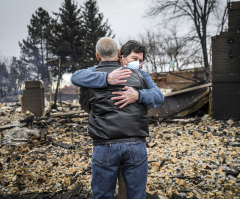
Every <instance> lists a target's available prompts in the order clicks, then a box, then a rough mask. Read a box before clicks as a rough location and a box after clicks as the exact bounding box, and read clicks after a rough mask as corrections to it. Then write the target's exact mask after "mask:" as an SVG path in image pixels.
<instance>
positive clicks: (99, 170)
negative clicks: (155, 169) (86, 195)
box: [72, 37, 148, 199]
mask: <svg viewBox="0 0 240 199" xmlns="http://www.w3.org/2000/svg"><path fill="white" fill-rule="evenodd" d="M119 55H120V51H119V49H118V48H117V44H116V42H115V41H114V40H113V39H111V38H108V37H103V38H101V39H100V40H99V41H98V42H97V45H96V57H97V59H98V61H99V62H100V63H99V65H98V66H97V68H96V70H95V71H96V72H106V73H107V74H110V73H112V72H113V71H116V69H117V70H118V69H119V70H121V71H122V77H124V78H122V79H125V78H127V80H121V81H122V83H121V84H117V85H111V84H108V85H107V86H106V87H105V88H101V89H98V88H88V90H87V92H88V102H89V104H88V107H89V110H90V112H89V125H88V131H89V134H90V136H91V137H92V139H93V145H94V146H93V154H92V191H93V198H94V199H96V198H109V199H110V198H111V199H112V198H113V196H114V192H115V188H116V182H117V176H118V170H119V167H120V166H122V175H123V178H124V181H125V183H126V189H127V198H131V199H143V198H146V182H147V172H148V166H147V151H146V143H145V137H147V136H148V116H147V111H148V109H147V107H146V106H145V105H144V104H140V103H138V102H134V103H131V104H128V105H127V106H125V107H124V108H119V107H118V106H116V105H114V102H113V101H112V100H111V98H112V97H114V95H113V94H112V92H114V91H115V92H116V91H122V89H123V88H124V87H125V86H129V87H131V88H133V89H135V90H136V91H138V90H141V89H147V85H146V83H145V80H144V78H143V77H142V75H141V74H140V73H139V71H137V70H129V69H124V70H123V69H122V67H121V64H120V63H119V62H118V57H119ZM130 74H131V75H130ZM73 77H74V74H73ZM110 77H111V78H112V80H111V79H110V80H109V81H108V82H111V81H112V82H114V76H112V75H111V76H110ZM107 78H109V75H107ZM73 79H74V78H72V82H73V83H74V81H73ZM84 106H85V105H84ZM85 108H86V107H84V109H85Z"/></svg>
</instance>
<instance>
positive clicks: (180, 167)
mask: <svg viewBox="0 0 240 199" xmlns="http://www.w3.org/2000/svg"><path fill="white" fill-rule="evenodd" d="M0 124H1V126H0V131H1V137H0V139H1V147H0V196H1V197H0V198H18V199H19V198H84V199H86V198H91V186H90V185H91V155H92V140H91V138H90V137H89V135H88V130H87V124H88V115H87V114H86V113H84V112H83V111H82V110H81V109H80V106H79V104H78V102H77V101H76V100H75V101H63V102H62V104H58V109H56V110H53V113H52V114H51V115H48V116H42V117H36V116H35V115H34V114H32V113H31V112H29V111H27V112H26V113H21V107H20V103H12V104H0ZM149 130H150V136H149V138H147V147H148V148H147V151H148V160H149V161H148V165H149V173H148V181H147V198H161V199H164V198H229V199H230V198H231V199H232V198H236V199H237V198H240V122H239V121H234V120H228V121H221V120H219V121H217V120H214V119H210V118H209V117H208V116H207V115H205V116H203V117H195V118H184V119H171V120H169V119H168V120H162V121H160V120H154V121H153V120H149ZM117 192H118V190H117V189H116V196H117Z"/></svg>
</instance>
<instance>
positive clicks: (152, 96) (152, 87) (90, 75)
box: [71, 40, 164, 108]
mask: <svg viewBox="0 0 240 199" xmlns="http://www.w3.org/2000/svg"><path fill="white" fill-rule="evenodd" d="M145 56H146V47H145V46H144V45H143V44H141V43H139V42H137V41H135V40H129V41H128V42H127V43H126V44H124V45H123V46H122V48H121V56H120V57H119V62H120V63H121V64H122V65H123V66H126V65H127V67H128V68H131V69H137V68H138V67H137V68H136V67H134V68H133V67H131V62H135V61H139V70H138V71H139V73H140V74H141V75H142V76H143V78H144V79H145V81H146V84H147V86H148V88H147V89H142V90H139V91H138V92H137V91H136V90H134V89H133V88H132V87H129V86H125V87H124V88H123V89H122V90H123V91H122V92H121V91H117V92H113V93H112V94H114V95H117V96H116V97H113V98H112V100H119V101H117V102H116V103H115V105H120V106H119V108H123V107H125V106H127V105H128V104H131V103H134V102H136V101H137V102H138V103H143V104H144V105H145V106H147V107H148V108H155V107H158V106H160V105H161V104H162V103H163V101H164V96H163V94H162V92H161V91H160V89H159V88H158V87H157V86H156V84H155V83H154V81H153V80H152V78H151V77H150V75H149V74H148V73H146V72H144V71H143V70H141V67H142V62H143V60H144V59H145ZM134 65H136V64H134ZM95 70H96V66H93V67H90V68H88V69H82V70H78V71H76V72H75V73H74V74H73V76H72V78H71V81H72V83H73V84H74V85H76V86H79V87H89V88H105V87H106V86H107V85H118V84H121V83H124V82H127V78H128V77H129V76H130V75H131V71H129V70H123V69H122V68H118V69H116V70H114V71H113V72H112V73H110V74H107V73H105V72H95Z"/></svg>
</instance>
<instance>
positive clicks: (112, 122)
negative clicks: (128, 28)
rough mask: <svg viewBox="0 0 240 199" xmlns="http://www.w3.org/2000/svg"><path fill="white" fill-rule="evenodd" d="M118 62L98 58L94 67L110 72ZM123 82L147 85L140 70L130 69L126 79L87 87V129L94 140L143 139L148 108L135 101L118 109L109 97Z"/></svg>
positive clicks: (98, 141) (137, 86) (96, 142)
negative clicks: (105, 85)
mask: <svg viewBox="0 0 240 199" xmlns="http://www.w3.org/2000/svg"><path fill="white" fill-rule="evenodd" d="M120 66H121V65H120V64H119V62H117V61H116V62H115V61H104V62H101V63H100V64H99V65H98V67H97V69H96V72H97V71H101V72H107V73H108V74H109V73H111V72H112V71H113V70H115V69H117V68H118V67H120ZM124 86H130V87H133V88H134V89H135V90H139V89H145V88H147V85H146V83H145V80H144V78H143V77H142V75H141V73H140V72H138V71H137V70H132V74H131V76H130V77H129V78H127V82H126V83H123V84H119V85H114V86H112V85H108V86H107V87H105V88H102V89H92V88H89V89H88V100H89V104H90V113H89V125H88V130H89V134H90V136H91V137H92V138H93V143H94V144H108V143H117V142H127V141H137V140H142V141H143V140H145V137H147V136H148V116H147V113H148V108H147V107H146V106H145V105H143V104H140V103H138V102H135V103H132V104H129V105H127V106H125V107H124V108H122V109H120V108H119V107H118V106H116V105H114V103H115V102H116V101H112V100H111V97H114V96H116V95H113V94H112V92H113V91H121V90H122V88H123V87H124Z"/></svg>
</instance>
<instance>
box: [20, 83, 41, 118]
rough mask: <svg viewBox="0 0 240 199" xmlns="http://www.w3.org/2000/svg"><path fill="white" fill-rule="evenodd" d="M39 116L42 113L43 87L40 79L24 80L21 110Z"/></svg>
mask: <svg viewBox="0 0 240 199" xmlns="http://www.w3.org/2000/svg"><path fill="white" fill-rule="evenodd" d="M26 111H30V112H32V113H33V114H34V115H35V116H37V117H40V116H42V115H43V113H44V88H43V85H42V82H41V81H26V82H25V90H24V91H23V97H22V112H26Z"/></svg>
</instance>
